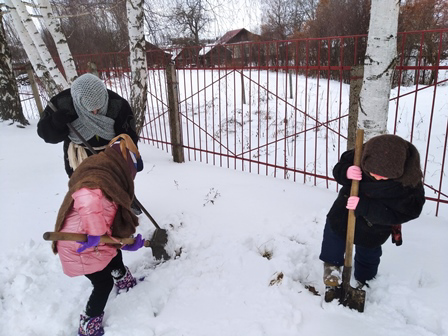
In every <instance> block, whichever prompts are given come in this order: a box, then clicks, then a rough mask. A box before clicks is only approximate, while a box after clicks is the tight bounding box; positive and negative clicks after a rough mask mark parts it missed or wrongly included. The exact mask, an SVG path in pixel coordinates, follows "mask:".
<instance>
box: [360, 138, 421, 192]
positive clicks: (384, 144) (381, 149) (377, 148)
mask: <svg viewBox="0 0 448 336" xmlns="http://www.w3.org/2000/svg"><path fill="white" fill-rule="evenodd" d="M361 168H362V169H363V170H364V171H366V172H368V173H373V174H377V175H381V176H384V177H387V178H389V179H394V180H397V181H399V182H401V183H402V184H403V185H413V186H415V185H417V184H418V183H419V182H421V179H422V176H423V174H422V171H421V168H420V155H419V153H418V151H417V149H416V148H415V146H414V145H412V144H411V143H410V142H408V141H406V140H404V139H402V138H400V137H399V136H397V135H392V134H384V135H379V136H376V137H374V138H372V139H370V140H369V141H367V142H366V143H365V144H364V148H363V152H362V157H361Z"/></svg>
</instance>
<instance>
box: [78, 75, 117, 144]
mask: <svg viewBox="0 0 448 336" xmlns="http://www.w3.org/2000/svg"><path fill="white" fill-rule="evenodd" d="M70 93H71V96H72V99H73V105H74V107H75V111H76V113H77V114H78V119H76V120H75V121H73V122H72V125H73V127H74V128H75V129H76V130H77V131H78V132H79V133H80V134H81V136H82V137H83V138H84V139H86V140H90V139H91V138H93V137H94V136H95V135H97V136H100V137H101V138H103V139H106V140H110V139H112V138H113V137H114V136H115V135H116V134H115V131H114V123H115V121H114V120H113V119H112V118H109V117H107V116H106V114H107V107H108V101H109V94H108V92H107V88H106V85H105V84H104V82H103V81H102V80H101V79H99V78H98V77H97V76H94V75H92V74H90V73H86V74H84V75H82V76H79V77H78V78H77V79H75V80H74V81H73V83H72V86H71V88H70ZM94 110H98V113H97V114H93V113H92V111H94ZM69 138H70V140H71V141H72V142H74V143H76V144H81V143H82V141H81V139H79V138H78V137H77V136H76V134H75V133H74V132H73V131H70V134H69Z"/></svg>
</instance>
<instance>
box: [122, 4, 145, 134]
mask: <svg viewBox="0 0 448 336" xmlns="http://www.w3.org/2000/svg"><path fill="white" fill-rule="evenodd" d="M143 3H144V1H143V0H127V1H126V12H127V17H128V30H129V51H130V58H129V59H130V63H131V96H130V105H131V108H132V110H133V111H134V115H135V120H136V128H137V134H138V133H140V130H141V129H142V127H143V122H144V120H145V111H146V101H147V91H148V83H147V77H148V71H147V65H146V40H145V32H144V13H143Z"/></svg>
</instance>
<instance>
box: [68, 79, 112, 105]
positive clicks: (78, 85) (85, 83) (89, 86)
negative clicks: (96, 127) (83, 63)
mask: <svg viewBox="0 0 448 336" xmlns="http://www.w3.org/2000/svg"><path fill="white" fill-rule="evenodd" d="M70 89H71V90H70V92H71V94H72V98H73V100H74V101H75V102H76V103H77V104H78V105H79V107H81V108H82V109H84V110H87V111H89V112H92V111H93V110H101V108H103V107H104V106H105V105H106V103H107V98H108V94H107V88H106V85H105V84H104V82H103V81H102V80H101V79H99V78H98V77H97V76H95V75H92V74H90V73H86V74H84V75H82V76H79V77H78V78H76V79H75V80H74V81H73V84H72V86H71V88H70Z"/></svg>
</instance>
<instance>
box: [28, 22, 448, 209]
mask: <svg viewBox="0 0 448 336" xmlns="http://www.w3.org/2000/svg"><path fill="white" fill-rule="evenodd" d="M365 43H366V36H362V35H358V36H344V37H327V38H320V39H303V40H291V41H273V42H272V41H271V42H262V41H252V42H240V43H237V44H230V45H228V44H226V45H211V46H207V47H188V48H178V49H164V50H162V49H157V48H153V49H151V50H149V51H148V56H147V60H148V71H149V73H148V102H147V112H146V118H145V124H144V127H143V130H142V133H141V139H142V141H143V142H145V143H148V144H151V145H154V146H157V147H159V148H161V149H162V150H165V151H167V152H171V150H172V149H171V146H172V144H171V140H170V139H171V135H170V128H169V114H168V111H169V104H168V97H167V85H171V84H172V83H171V82H172V80H171V81H168V82H167V79H166V77H165V76H166V72H165V69H166V67H167V65H168V64H169V63H170V62H173V63H174V65H175V67H176V76H177V83H175V84H177V85H178V92H179V97H178V102H179V105H178V111H179V113H180V115H181V124H182V139H183V148H184V154H185V158H186V159H188V160H197V161H201V162H206V163H210V164H213V165H218V166H221V167H227V168H232V169H237V170H241V171H245V172H253V173H258V174H265V175H268V176H272V177H280V178H283V179H290V180H292V181H298V182H302V183H306V184H310V185H314V186H322V187H325V188H331V189H334V190H337V189H338V186H337V184H336V183H335V182H334V180H333V178H332V167H333V166H334V164H335V163H336V162H337V160H338V158H339V157H340V155H341V154H342V153H343V152H344V151H345V150H346V148H347V134H348V114H349V107H350V104H353V103H356V101H355V100H356V97H355V96H354V95H353V90H352V92H351V90H350V82H351V76H352V75H351V74H352V72H351V71H352V68H353V67H355V66H359V65H360V64H362V60H363V57H364V53H365ZM447 50H448V30H447V29H445V30H433V31H423V32H407V33H401V34H399V40H398V56H399V57H398V62H397V66H396V69H395V74H394V85H393V90H392V94H391V99H390V108H389V124H388V129H389V132H390V133H393V134H397V135H400V136H402V137H403V138H405V139H407V140H409V141H411V142H412V143H413V144H414V145H415V146H416V147H417V148H418V149H419V151H420V155H421V162H422V168H423V170H424V179H425V180H424V181H425V188H426V196H427V198H428V200H430V201H433V202H430V206H428V207H427V209H429V211H430V212H431V213H434V214H436V215H438V214H439V213H441V212H442V213H443V215H448V186H447V184H448V182H447V179H446V174H447V169H448V168H447V160H448V159H447V157H446V156H447V155H446V152H447V138H448V135H447V133H448V105H447V103H446V102H447V101H448V84H447V82H448V64H447V63H448V62H447V60H448V52H447ZM128 57H129V54H128V53H108V54H101V55H82V56H76V57H75V62H76V64H77V67H78V71H79V72H80V73H83V72H86V71H88V67H89V66H90V65H91V64H92V63H93V64H95V65H96V70H97V71H98V74H99V76H100V77H101V78H103V79H104V80H105V82H106V83H107V85H108V87H109V88H111V89H112V90H115V91H117V92H118V93H120V94H122V95H123V96H124V97H129V93H130V90H129V83H130V78H129V76H130V75H129V74H130V70H129V59H128ZM89 64H90V65H89ZM351 94H352V97H351V98H350V95H351ZM25 102H26V101H25V99H24V103H25ZM25 110H27V107H25ZM26 116H27V117H30V114H29V113H26Z"/></svg>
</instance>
